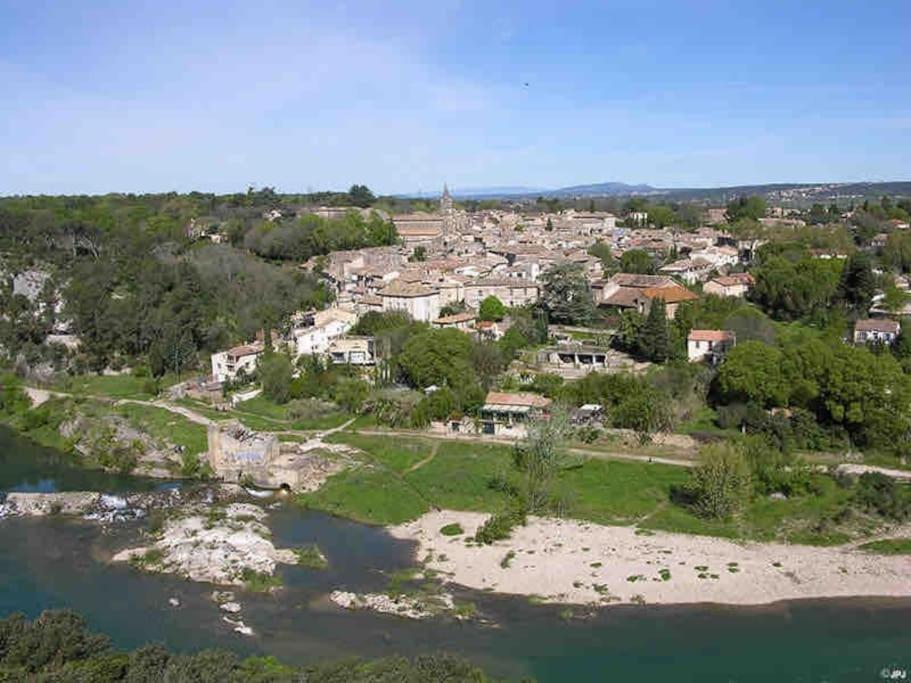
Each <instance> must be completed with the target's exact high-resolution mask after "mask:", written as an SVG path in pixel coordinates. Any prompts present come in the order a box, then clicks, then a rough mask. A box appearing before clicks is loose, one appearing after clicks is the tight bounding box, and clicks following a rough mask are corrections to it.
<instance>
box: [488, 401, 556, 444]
mask: <svg viewBox="0 0 911 683" xmlns="http://www.w3.org/2000/svg"><path fill="white" fill-rule="evenodd" d="M550 404H551V400H550V399H549V398H545V397H544V396H539V395H538V394H530V393H525V392H519V393H503V392H498V391H491V392H489V393H488V394H487V397H486V398H485V399H484V405H483V406H482V407H481V413H480V415H481V416H480V421H479V425H480V429H481V433H482V434H490V435H493V436H513V437H517V438H520V437H522V436H524V435H525V424H524V423H525V422H526V421H527V420H528V419H530V418H533V417H537V416H539V415H543V414H544V413H546V412H547V408H548V407H549V406H550Z"/></svg>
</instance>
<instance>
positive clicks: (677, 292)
mask: <svg viewBox="0 0 911 683" xmlns="http://www.w3.org/2000/svg"><path fill="white" fill-rule="evenodd" d="M642 294H643V296H645V297H647V298H649V299H661V300H662V301H664V303H666V304H679V303H680V302H681V301H693V300H695V299H698V298H699V297H698V296H696V295H695V294H693V293H692V292H691V291H690V290H688V289H686V288H684V287H681V286H680V285H673V286H671V287H649V288H648V289H646V290H644V291H643V292H642Z"/></svg>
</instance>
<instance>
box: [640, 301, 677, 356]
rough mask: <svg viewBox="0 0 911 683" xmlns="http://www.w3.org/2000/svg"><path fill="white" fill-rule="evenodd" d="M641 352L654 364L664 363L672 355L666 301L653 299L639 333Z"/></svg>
mask: <svg viewBox="0 0 911 683" xmlns="http://www.w3.org/2000/svg"><path fill="white" fill-rule="evenodd" d="M638 346H639V350H640V352H641V353H642V355H643V356H645V357H646V358H648V359H649V360H650V361H652V362H653V363H663V362H665V361H666V360H667V359H668V358H669V357H670V355H671V337H670V328H669V327H668V324H667V308H666V307H665V304H664V300H662V299H657V298H656V299H653V300H652V304H651V306H650V307H649V311H648V315H647V316H646V318H645V323H643V325H642V329H641V330H640V332H639V339H638Z"/></svg>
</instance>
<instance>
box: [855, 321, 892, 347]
mask: <svg viewBox="0 0 911 683" xmlns="http://www.w3.org/2000/svg"><path fill="white" fill-rule="evenodd" d="M900 332H901V325H900V324H899V323H898V322H897V321H895V320H887V319H885V318H869V319H867V320H858V321H857V322H856V323H854V343H855V344H868V343H871V342H873V343H878V344H888V345H889V346H891V345H892V344H894V343H895V340H896V339H897V338H898V335H899V333H900Z"/></svg>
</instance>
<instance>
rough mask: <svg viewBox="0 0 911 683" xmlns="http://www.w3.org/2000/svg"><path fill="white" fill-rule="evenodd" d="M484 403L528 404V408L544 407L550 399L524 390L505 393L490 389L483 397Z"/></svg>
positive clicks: (502, 404)
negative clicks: (485, 396)
mask: <svg viewBox="0 0 911 683" xmlns="http://www.w3.org/2000/svg"><path fill="white" fill-rule="evenodd" d="M484 403H485V405H499V406H528V407H530V408H546V407H547V406H549V405H550V403H551V401H550V399H549V398H545V397H544V396H539V395H538V394H529V393H526V392H519V393H515V394H507V393H501V392H498V391H491V392H489V393H488V394H487V398H485V399H484Z"/></svg>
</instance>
